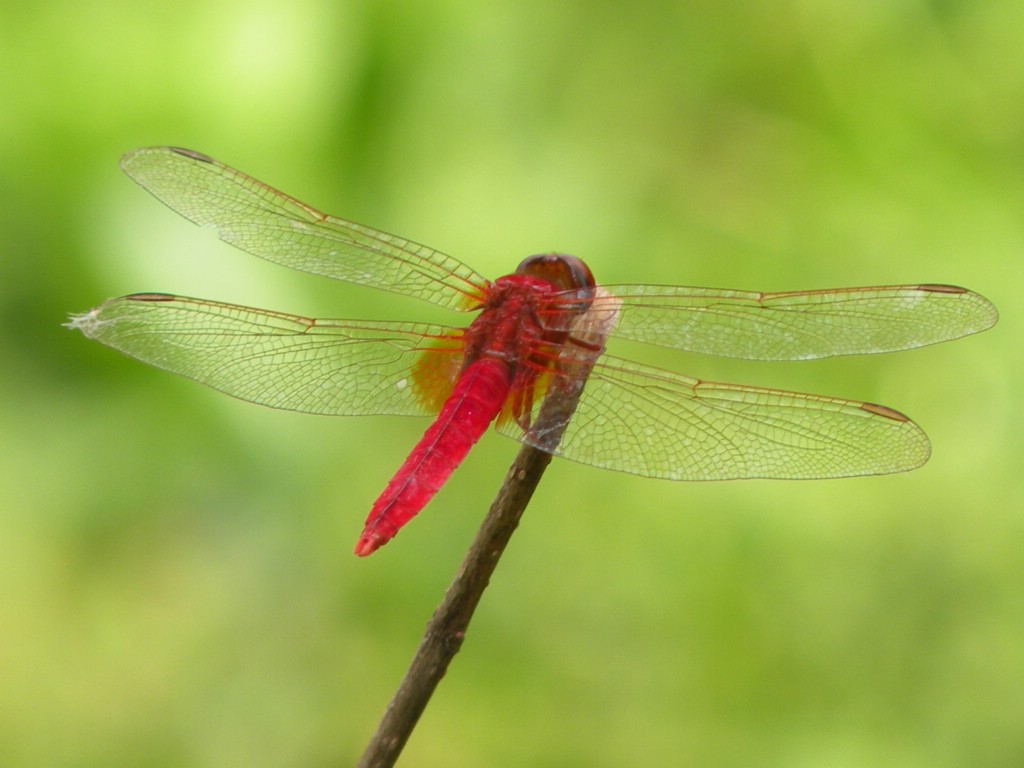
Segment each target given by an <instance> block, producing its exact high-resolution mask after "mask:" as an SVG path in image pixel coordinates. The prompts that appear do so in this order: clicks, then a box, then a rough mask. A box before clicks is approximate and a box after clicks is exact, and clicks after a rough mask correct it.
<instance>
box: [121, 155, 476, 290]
mask: <svg viewBox="0 0 1024 768" xmlns="http://www.w3.org/2000/svg"><path fill="white" fill-rule="evenodd" d="M121 168H122V169H123V170H124V172H125V173H127V174H128V175H129V176H130V177H131V178H132V179H134V180H135V181H136V182H137V183H138V184H139V185H141V186H142V187H143V188H145V189H146V190H148V191H149V192H150V193H152V194H153V196H154V197H156V198H157V199H158V200H160V201H161V202H162V203H164V204H166V205H167V206H168V207H170V208H172V209H173V210H175V211H177V212H178V213H180V214H181V215H182V216H184V217H185V218H187V219H189V220H191V221H193V222H195V223H196V224H199V225H200V226H203V227H209V228H211V229H213V230H215V231H216V232H217V234H218V235H219V236H220V238H221V240H224V241H225V242H228V243H231V244H232V245H235V246H237V247H239V248H241V249H242V250H243V251H247V252H249V253H251V254H253V255H254V256H259V257H260V258H263V259H267V260H268V261H273V262H275V263H277V264H282V265H284V266H286V267H291V268H293V269H299V270H303V271H305V272H311V273H313V274H315V275H324V276H326V277H333V278H335V279H336V280H346V281H348V282H352V283H359V284H362V285H369V286H372V287H374V288H381V289H384V290H388V291H393V292H396V293H401V294H404V295H406V296H414V297H416V298H418V299H425V300H426V301H430V302H433V303H434V304H439V305H441V306H444V307H448V308H450V309H460V310H461V309H466V308H467V307H469V306H471V305H473V304H474V303H475V301H476V300H477V299H478V298H479V297H480V296H481V295H482V292H483V290H484V288H485V287H486V286H487V281H486V280H485V279H484V278H483V277H481V276H480V275H478V274H477V273H476V272H474V271H473V270H472V269H470V268H469V267H467V266H466V265H465V264H463V263H461V262H460V261H458V260H456V259H454V258H452V257H451V256H447V255H445V254H443V253H440V252H438V251H435V250H432V249H430V248H427V247H426V246H423V245H418V244H417V243H412V242H410V241H408V240H404V239H402V238H400V237H395V236H394V235H389V234H387V233H385V232H379V231H377V230H375V229H371V228H370V227H364V226H362V225H361V224H355V223H353V222H350V221H345V220H344V219H339V218H335V217H334V216H328V215H327V214H324V213H321V212H320V211H318V210H316V209H315V208H311V207H310V206H308V205H306V204H305V203H301V202H299V201H298V200H296V199H294V198H292V197H289V196H288V195H285V194H283V193H282V192H278V191H277V190H276V189H273V188H271V187H269V186H267V185H266V184H263V183H262V182H259V181H257V180H256V179H253V178H251V177H249V176H246V175H245V174H244V173H241V172H239V171H236V170H234V169H233V168H229V167H228V166H226V165H224V164H223V163H219V162H217V161H216V160H213V159H212V158H210V157H207V156H206V155H202V154H200V153H198V152H193V151H191V150H187V149H178V148H175V147H149V148H146V149H138V150H135V151H134V152H129V153H128V154H126V155H124V156H123V157H122V158H121Z"/></svg>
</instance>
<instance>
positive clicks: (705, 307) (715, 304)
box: [605, 285, 998, 360]
mask: <svg viewBox="0 0 1024 768" xmlns="http://www.w3.org/2000/svg"><path fill="white" fill-rule="evenodd" d="M605 288H606V289H607V291H608V292H609V293H610V294H613V295H614V296H615V297H616V299H617V301H618V302H620V303H621V308H620V309H619V321H618V327H617V328H616V330H615V336H617V337H619V338H624V339H632V340H635V341H643V342H647V343H650V344H658V345H660V346H664V347H672V348H675V349H684V350H687V351H690V352H700V353H703V354H709V355H718V356H720V357H738V358H743V359H747V360H807V359H813V358H821V357H831V356H833V355H852V354H864V353H869V352H893V351H896V350H900V349H910V348H913V347H922V346H925V345H927V344H935V343H938V342H940V341H947V340H950V339H956V338H960V337H961V336H967V335H969V334H972V333H977V332H979V331H983V330H985V329H986V328H990V327H991V326H992V325H993V324H995V322H996V320H997V319H998V313H997V312H996V308H995V307H994V306H993V305H992V304H991V303H990V302H989V301H988V300H987V299H985V298H984V297H982V296H980V295H978V294H976V293H972V292H971V291H968V290H967V289H965V288H958V287H956V286H949V285H899V286H881V287H872V288H845V289H839V290H825V291H796V292H791V293H754V292H750V291H733V290H724V289H714V288H687V287H682V286H662V285H612V286H605Z"/></svg>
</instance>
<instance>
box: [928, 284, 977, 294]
mask: <svg viewBox="0 0 1024 768" xmlns="http://www.w3.org/2000/svg"><path fill="white" fill-rule="evenodd" d="M917 287H918V288H919V289H920V290H922V291H929V292H931V293H969V291H968V290H967V289H966V288H961V287H960V286H959V285H943V284H942V283H925V284H924V285H919V286H917Z"/></svg>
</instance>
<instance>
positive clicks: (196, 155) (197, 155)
mask: <svg viewBox="0 0 1024 768" xmlns="http://www.w3.org/2000/svg"><path fill="white" fill-rule="evenodd" d="M168 149H169V150H171V152H174V153H175V154H178V155H184V156H185V157H191V158H192V159H193V160H198V161H199V162H201V163H212V162H214V159H213V158H212V157H210V156H209V155H204V154H203V153H202V152H196V151H195V150H193V149H184V148H182V147H168Z"/></svg>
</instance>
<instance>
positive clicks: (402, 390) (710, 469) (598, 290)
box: [68, 147, 998, 556]
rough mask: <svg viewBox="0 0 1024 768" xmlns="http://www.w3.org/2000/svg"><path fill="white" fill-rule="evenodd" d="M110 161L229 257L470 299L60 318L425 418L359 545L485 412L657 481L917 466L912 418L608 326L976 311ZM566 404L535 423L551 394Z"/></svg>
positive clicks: (208, 164) (155, 150)
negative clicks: (660, 262)
mask: <svg viewBox="0 0 1024 768" xmlns="http://www.w3.org/2000/svg"><path fill="white" fill-rule="evenodd" d="M121 167H122V169H123V170H124V171H125V172H126V173H127V175H128V176H129V177H130V178H132V179H133V180H134V181H135V182H137V183H138V184H139V185H140V186H142V187H143V188H144V189H146V190H147V191H149V192H150V193H151V194H152V195H153V196H155V197H156V198H157V199H158V200H160V201H161V202H163V203H164V204H166V205H167V206H168V207H170V208H171V209H173V210H174V211H177V212H178V213H179V214H181V215H182V216H184V217H185V218H187V219H190V220H191V221H193V222H194V223H196V224H198V225H200V226H203V227H207V228H211V229H213V230H214V231H215V232H216V233H217V234H218V235H219V237H220V238H221V239H222V240H224V241H226V242H227V243H230V244H232V245H234V246H237V247H238V248H240V249H242V250H243V251H247V252H248V253H250V254H252V255H255V256H258V257H261V258H263V259H267V260H269V261H271V262H275V263H277V264H280V265H283V266H286V267H291V268H293V269H297V270H302V271H305V272H310V273H313V274H316V275H321V276H325V277H329V278H334V279H336V280H344V281H348V282H350V283H357V284H360V285H365V286H370V287H373V288H378V289H383V290H387V291H392V292H395V293H398V294H402V295H404V296H410V297H415V298H417V299H422V300H425V301H429V302H432V303H434V304H437V305H440V306H442V307H445V308H447V309H450V310H454V311H462V312H472V313H475V317H474V319H473V320H472V321H471V322H470V323H469V324H468V325H466V326H464V327H448V326H444V325H436V324H426V323H417V322H379V321H364V320H341V319H315V318H309V317H303V316H299V315H293V314H285V313H282V312H274V311H269V310H264V309H255V308H252V307H245V306H238V305H234V304H227V303H222V302H217V301H208V300H205V299H196V298H188V297H185V296H172V295H168V294H163V293H136V294H132V295H128V296H122V297H120V298H115V299H110V300H108V301H106V302H105V303H103V304H101V305H99V306H97V307H95V308H94V309H92V310H90V311H88V312H85V313H83V314H80V315H75V316H72V319H71V321H70V322H69V323H68V324H69V325H70V326H71V327H73V328H76V329H78V330H80V331H82V332H83V333H84V334H85V335H86V336H87V337H89V338H91V339H95V340H96V341H99V342H102V343H103V344H106V345H108V346H110V347H113V348H115V349H117V350H119V351H121V352H122V353H125V354H127V355H130V356H132V357H135V358H137V359H139V360H141V361H143V362H146V363H149V364H151V365H154V366H157V367H159V368H163V369H166V370H168V371H172V372H174V373H178V374H181V375H184V376H187V377H189V378H192V379H194V380H196V381H199V382H201V383H203V384H205V385H208V386H210V387H212V388H214V389H216V390H220V391H221V392H224V393H227V394H229V395H232V396H234V397H236V398H240V399H242V400H246V401H250V402H253V403H259V404H262V405H266V406H270V407H273V408H282V409H288V410H292V411H300V412H305V413H313V414H330V415H379V414H395V415H433V416H434V417H435V418H434V420H433V421H432V423H431V425H430V427H429V428H428V429H427V430H426V432H425V433H424V435H423V437H422V439H421V440H420V441H419V443H417V444H416V446H415V447H414V448H413V450H412V452H411V453H410V454H409V456H408V458H407V459H406V461H405V462H404V463H403V464H402V466H401V467H400V468H399V470H398V471H397V472H396V474H395V475H394V477H393V478H392V479H391V481H390V482H389V483H388V484H387V486H386V487H385V489H384V491H383V492H382V493H381V495H380V496H379V498H378V499H377V500H376V502H374V504H373V505H372V507H371V510H370V513H369V515H368V517H367V519H366V523H365V527H364V529H363V532H362V534H361V535H360V537H359V539H358V542H357V544H356V547H355V552H356V554H357V555H361V556H365V555H369V554H370V553H372V552H374V551H375V550H377V549H378V548H379V547H380V546H382V545H383V544H385V543H387V542H388V541H389V540H390V539H392V538H393V537H394V536H395V534H396V533H398V531H399V529H400V528H402V527H403V526H404V525H405V524H406V523H407V522H408V521H409V520H410V519H412V518H413V517H414V516H415V515H416V514H418V513H419V512H420V510H422V509H423V508H424V507H425V506H426V505H427V503H428V502H429V501H430V500H431V498H433V496H434V495H435V494H436V493H437V491H438V490H439V489H440V488H441V486H442V485H443V484H444V483H445V482H446V481H447V480H448V478H449V476H450V475H451V474H452V472H454V470H455V469H456V467H457V466H458V465H459V464H460V462H462V460H463V459H464V458H465V456H466V455H467V454H468V452H469V451H470V449H471V448H472V446H473V445H474V444H475V443H476V442H477V441H478V440H479V438H480V437H481V436H482V435H483V434H484V432H486V431H487V430H488V428H489V426H490V425H491V424H492V423H494V424H495V426H496V429H497V431H498V432H500V433H502V434H504V435H507V436H510V437H512V438H514V439H516V440H518V441H520V442H522V443H526V444H528V445H531V446H534V447H535V448H538V449H540V450H542V451H546V452H549V453H551V454H554V455H556V456H561V457H564V458H567V459H571V460H574V461H578V462H582V463H584V464H589V465H593V466H596V467H601V468H605V469H611V470H619V471H623V472H630V473H634V474H637V475H643V476H647V477H653V478H665V479H670V480H728V479H745V478H774V479H819V478H837V477H850V476H858V475H878V474H886V473H893V472H902V471H907V470H911V469H914V468H917V467H919V466H921V465H922V464H924V463H925V462H926V461H927V460H928V457H929V455H930V452H931V447H930V443H929V441H928V438H927V436H926V435H925V433H924V432H923V431H922V430H921V428H920V427H919V426H918V425H917V424H915V423H914V422H913V421H911V420H910V419H909V418H908V417H907V416H905V415H903V414H902V413H900V412H899V411H897V410H894V409H892V408H889V407H886V406H883V405H877V404H874V403H868V402H860V401H857V400H848V399H843V398H838V397H826V396H821V395H814V394H802V393H797V392H787V391H783V390H778V389H770V388H765V387H756V386H745V385H738V384H728V383H720V382H715V381H706V380H703V379H699V378H694V377H691V376H685V375H682V374H679V373H675V372H672V371H668V370H663V369H660V368H655V367H652V366H649V365H645V364H642V363H639V362H633V361H627V360H623V359H619V358H616V357H613V356H611V355H608V354H605V341H606V340H607V339H608V338H610V337H615V338H621V339H628V340H632V341H640V342H647V343H649V344H654V345H660V346H663V347H670V348H674V349H678V350H683V351H687V352H696V353H702V354H711V355H718V356H725V357H732V358H742V359H748V360H763V361H771V360H809V359H817V358H826V357H831V356H835V355H853V354H865V353H876V352H891V351H896V350H904V349H911V348H915V347H921V346H925V345H928V344H935V343H938V342H942V341H947V340H950V339H956V338H959V337H963V336H967V335H969V334H973V333H977V332H979V331H983V330H985V329H987V328H989V327H991V326H992V325H994V324H995V322H996V320H997V318H998V314H997V311H996V309H995V307H994V306H993V305H992V304H991V303H990V302H989V301H988V300H987V299H985V298H984V297H982V296H981V295H979V294H977V293H974V292H972V291H969V290H967V289H965V288H960V287H957V286H952V285H942V284H931V283H926V284H919V285H892V286H876V287H862V288H841V289H833V290H805V291H790V292H776V293H762V292H754V291H743V290H729V289H714V288H693V287H683V286H666V285H599V284H597V283H596V281H595V280H594V278H593V275H592V274H591V271H590V269H589V268H588V267H587V266H586V264H584V262H583V261H581V260H580V259H577V258H575V257H572V256H568V255H565V254H557V253H545V254H539V255H535V256H530V257H529V258H527V259H525V260H524V261H523V262H522V263H521V264H520V265H519V267H518V268H517V269H516V271H515V272H514V273H512V274H510V275H506V276H504V277H500V278H498V279H496V280H493V281H491V280H488V279H486V278H485V277H483V276H481V275H480V274H478V273H477V272H475V271H474V270H472V269H471V268H469V267H468V266H466V265H465V264H463V263H462V262H461V261H458V260H456V259H455V258H453V257H451V256H448V255H446V254H444V253H441V252H439V251H435V250H433V249H431V248H428V247H426V246H423V245H420V244H418V243H415V242H412V241H409V240H405V239H403V238H400V237H396V236H394V235H390V234H387V233H385V232H381V231H379V230H376V229H372V228H370V227H367V226H363V225H361V224H356V223H354V222H351V221H346V220H344V219H341V218H337V217H334V216H329V215H327V214H325V213H321V212H320V211H318V210H316V209H315V208H313V207H311V206H309V205H306V204H305V203H302V202H300V201H298V200H297V199H295V198H293V197H290V196H288V195H286V194H284V193H282V192H279V191H277V190H276V189H273V188H272V187H270V186H268V185H266V184H264V183H262V182H259V181H257V180H256V179H254V178H251V177H250V176H247V175H245V174H244V173H241V172H239V171H237V170H235V169H233V168H231V167H229V166H227V165H224V164H222V163H220V162H217V161H215V160H213V159H212V158H210V157H208V156H206V155H204V154H201V153H199V152H195V151H192V150H187V149H181V148H176V147H150V148H145V149H139V150H135V151H132V152H129V153H127V154H126V155H124V156H123V158H122V159H121ZM567 392H569V393H573V397H574V398H575V397H578V400H577V402H576V404H575V410H574V411H570V412H567V413H565V414H564V415H562V416H559V417H558V418H556V419H555V420H554V422H551V421H550V420H548V421H544V420H542V419H541V418H540V414H541V408H540V406H541V404H542V403H543V402H544V401H545V399H546V398H548V397H552V398H555V397H563V396H565V393H567Z"/></svg>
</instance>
